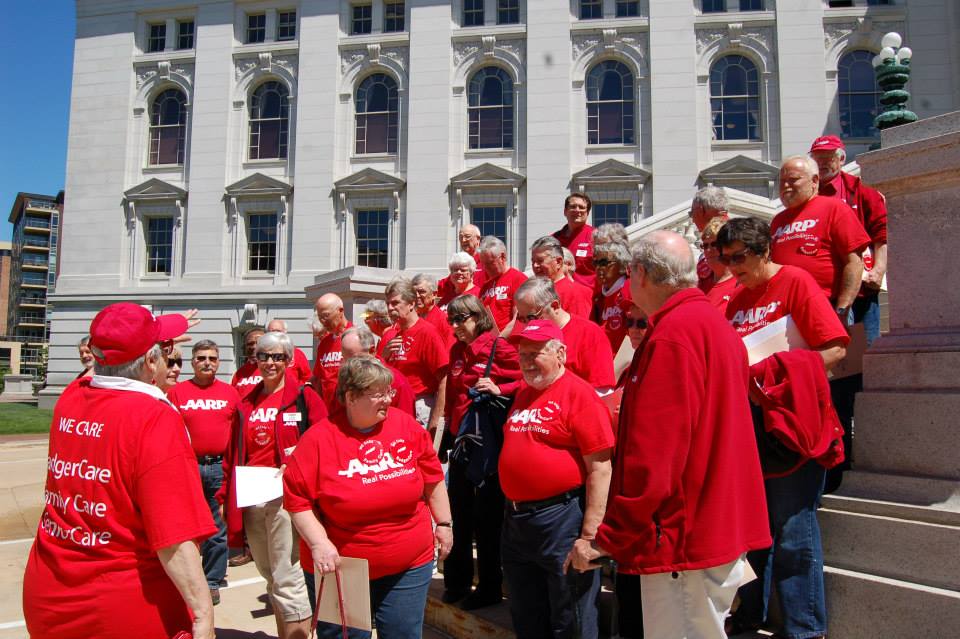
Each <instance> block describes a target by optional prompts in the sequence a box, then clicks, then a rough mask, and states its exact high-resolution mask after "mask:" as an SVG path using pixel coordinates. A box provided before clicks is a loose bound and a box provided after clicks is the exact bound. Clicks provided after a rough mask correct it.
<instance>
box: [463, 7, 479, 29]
mask: <svg viewBox="0 0 960 639" xmlns="http://www.w3.org/2000/svg"><path fill="white" fill-rule="evenodd" d="M463 26H465V27H482V26H483V0H463Z"/></svg>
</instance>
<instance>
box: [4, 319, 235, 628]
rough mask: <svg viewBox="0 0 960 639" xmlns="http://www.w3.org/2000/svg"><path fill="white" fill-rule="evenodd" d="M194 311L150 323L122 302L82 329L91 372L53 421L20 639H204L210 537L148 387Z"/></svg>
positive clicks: (164, 409)
mask: <svg viewBox="0 0 960 639" xmlns="http://www.w3.org/2000/svg"><path fill="white" fill-rule="evenodd" d="M195 313H196V312H195V311H193V312H190V313H187V314H185V315H177V314H174V315H161V316H159V317H154V316H153V314H152V313H150V311H148V310H146V309H145V308H143V307H142V306H140V305H138V304H133V303H130V302H123V303H119V304H112V305H110V306H108V307H107V308H105V309H103V310H102V311H100V312H99V313H98V314H97V316H96V317H95V318H94V320H93V323H92V324H91V325H90V344H89V345H90V350H91V352H92V353H93V356H94V358H95V359H96V365H95V374H94V375H93V376H92V377H85V378H83V379H80V380H78V381H76V382H74V383H73V384H71V385H70V386H68V387H67V389H66V390H65V391H64V392H63V395H61V397H60V400H59V401H58V402H57V406H56V408H55V409H54V412H53V423H52V425H51V428H50V449H49V453H48V457H47V480H46V485H45V489H44V495H45V501H46V505H45V507H44V510H43V512H42V513H41V514H40V524H39V527H38V530H37V538H36V541H35V542H34V544H33V547H32V549H31V550H30V557H29V558H28V559H27V568H26V572H25V574H24V577H23V613H24V619H25V620H26V625H27V632H28V633H29V634H30V636H32V637H59V638H62V639H74V638H76V639H80V638H84V639H85V638H86V637H91V636H98V637H127V636H129V637H144V638H145V637H171V636H174V635H176V634H177V633H178V632H189V633H191V634H192V636H193V637H195V638H196V639H213V637H214V626H213V605H212V603H211V599H210V591H209V589H208V588H207V580H206V577H204V574H203V568H202V567H201V565H200V553H199V551H198V550H197V543H198V542H200V541H202V540H204V539H206V538H207V537H209V536H210V535H212V534H214V533H215V532H216V531H217V528H216V526H215V525H214V523H213V519H212V517H211V516H210V509H209V508H208V506H207V504H206V503H205V502H204V499H203V491H202V490H201V488H200V475H199V474H198V472H197V459H196V457H195V455H194V452H193V450H192V449H191V448H190V442H189V441H188V439H187V433H186V430H185V429H184V427H183V420H182V419H181V418H180V414H179V413H177V410H176V408H174V407H173V405H172V404H171V403H170V401H169V400H168V399H167V398H166V396H165V395H164V394H163V392H162V391H161V390H160V389H159V388H157V387H156V386H155V385H154V382H155V380H157V379H159V378H162V377H163V376H165V374H166V358H167V356H168V355H169V353H170V350H171V349H172V347H173V340H174V339H175V338H177V337H179V336H180V335H182V334H183V333H185V332H186V331H187V329H188V328H189V326H190V325H191V324H192V323H196V322H195V321H193V320H192V319H191V318H192V317H193V316H194V315H195Z"/></svg>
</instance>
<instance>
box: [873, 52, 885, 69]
mask: <svg viewBox="0 0 960 639" xmlns="http://www.w3.org/2000/svg"><path fill="white" fill-rule="evenodd" d="M870 64H872V65H873V68H874V69H876V68H877V67H879V66H880V65H881V64H883V58H881V57H880V56H879V55H875V56H873V60H871V61H870Z"/></svg>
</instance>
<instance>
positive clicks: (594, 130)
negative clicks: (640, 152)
mask: <svg viewBox="0 0 960 639" xmlns="http://www.w3.org/2000/svg"><path fill="white" fill-rule="evenodd" d="M633 83H634V80H633V74H632V73H631V72H630V69H628V68H627V67H626V65H624V64H623V63H621V62H617V61H615V60H606V61H604V62H600V63H599V64H597V65H595V66H594V67H593V68H592V69H591V70H590V71H589V73H588V74H587V144H633V143H634V135H633V118H634V97H633V93H634V88H633V87H634V84H633Z"/></svg>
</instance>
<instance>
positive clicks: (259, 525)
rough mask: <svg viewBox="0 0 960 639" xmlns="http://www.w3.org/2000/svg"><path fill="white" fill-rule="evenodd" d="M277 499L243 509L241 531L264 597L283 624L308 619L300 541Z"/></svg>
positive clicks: (308, 609)
mask: <svg viewBox="0 0 960 639" xmlns="http://www.w3.org/2000/svg"><path fill="white" fill-rule="evenodd" d="M282 501H283V500H282V498H280V497H278V498H277V499H274V500H273V501H269V502H267V503H265V504H260V505H259V506H250V507H248V508H244V509H243V528H244V531H245V532H246V533H247V545H249V546H250V554H251V555H253V561H254V563H255V564H256V565H257V572H259V573H260V576H261V577H263V578H264V579H266V580H267V595H269V597H270V600H271V602H272V603H273V607H274V609H275V610H276V611H277V612H278V613H279V615H280V616H281V617H282V618H283V620H284V621H302V620H303V619H307V618H309V617H310V602H309V600H308V599H307V586H306V584H305V583H304V581H303V570H302V569H301V568H300V537H299V536H298V535H297V531H296V530H294V527H293V522H292V521H291V520H290V513H288V512H287V511H286V510H284V509H283V505H282Z"/></svg>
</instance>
